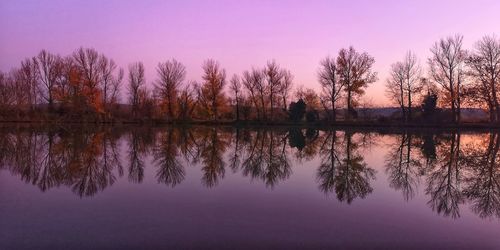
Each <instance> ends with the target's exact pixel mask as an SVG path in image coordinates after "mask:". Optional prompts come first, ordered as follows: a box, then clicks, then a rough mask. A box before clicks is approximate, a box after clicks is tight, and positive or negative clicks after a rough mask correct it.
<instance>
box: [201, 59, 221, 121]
mask: <svg viewBox="0 0 500 250" xmlns="http://www.w3.org/2000/svg"><path fill="white" fill-rule="evenodd" d="M203 71H204V75H203V83H202V85H201V86H200V87H199V88H198V92H199V95H198V96H199V101H200V104H201V105H202V107H203V108H204V109H205V110H206V111H207V112H208V114H209V116H210V117H211V118H212V120H214V121H217V120H218V119H219V111H220V109H221V107H223V106H224V105H226V96H225V95H224V92H223V89H224V86H225V85H226V71H225V70H224V69H222V68H221V67H220V65H219V63H218V62H217V61H215V60H212V59H209V60H207V61H205V63H204V64H203Z"/></svg>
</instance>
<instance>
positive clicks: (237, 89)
mask: <svg viewBox="0 0 500 250" xmlns="http://www.w3.org/2000/svg"><path fill="white" fill-rule="evenodd" d="M230 83H231V85H230V86H229V89H230V90H231V92H232V96H233V99H234V104H235V107H236V121H239V120H240V102H241V95H242V93H241V91H242V89H241V82H240V78H239V77H238V76H237V75H233V77H232V78H231V81H230Z"/></svg>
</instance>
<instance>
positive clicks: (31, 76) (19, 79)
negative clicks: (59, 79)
mask: <svg viewBox="0 0 500 250" xmlns="http://www.w3.org/2000/svg"><path fill="white" fill-rule="evenodd" d="M13 78H14V83H15V85H16V86H15V89H16V92H15V93H16V99H17V105H18V107H19V108H20V107H21V106H30V107H31V108H33V107H34V106H35V105H36V104H38V101H37V97H38V90H39V84H38V83H39V79H40V70H39V68H38V61H37V59H36V57H32V58H26V59H25V60H24V61H22V62H21V68H20V69H18V70H15V71H14V72H13Z"/></svg>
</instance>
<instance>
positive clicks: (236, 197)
mask: <svg viewBox="0 0 500 250" xmlns="http://www.w3.org/2000/svg"><path fill="white" fill-rule="evenodd" d="M0 147H1V148H0V216H1V217H0V249H29V248H33V249H101V248H107V249H115V248H121V249H123V248H138V249H148V248H174V249H177V248H181V249H183V248H214V249H224V248H227V249H234V248H251V249H253V248H284V249H291V248H311V249H312V248H333V247H345V248H370V249H373V248H380V249H386V248H395V249H401V248H410V249H423V248H427V249H428V248H436V249H443V248H454V249H459V248H462V249H500V152H499V147H500V136H499V133H498V132H478V133H471V132H463V133H458V132H424V131H411V132H407V131H397V132H394V133H377V132H361V131H355V130H352V131H344V130H337V131H334V130H330V131H328V130H319V131H318V130H312V129H309V130H307V129H298V128H273V129H262V128H261V129H259V128H256V129H236V128H214V127H193V128H172V127H170V128H144V127H135V128H134V127H131V128H101V129H97V128H92V129H90V128H85V129H84V128H54V129H27V128H4V129H1V130H0Z"/></svg>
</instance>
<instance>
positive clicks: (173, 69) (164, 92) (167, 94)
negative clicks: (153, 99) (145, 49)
mask: <svg viewBox="0 0 500 250" xmlns="http://www.w3.org/2000/svg"><path fill="white" fill-rule="evenodd" d="M156 71H157V72H158V76H159V79H158V80H157V82H156V86H157V88H158V89H159V90H160V93H161V96H162V98H163V101H164V102H165V104H166V107H167V119H174V117H175V115H176V105H177V95H178V92H179V88H180V87H181V85H182V82H183V81H184V78H185V77H186V67H184V65H183V64H182V63H180V62H178V61H177V60H175V59H172V60H169V61H166V62H164V63H159V64H158V67H157V69H156Z"/></svg>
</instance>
